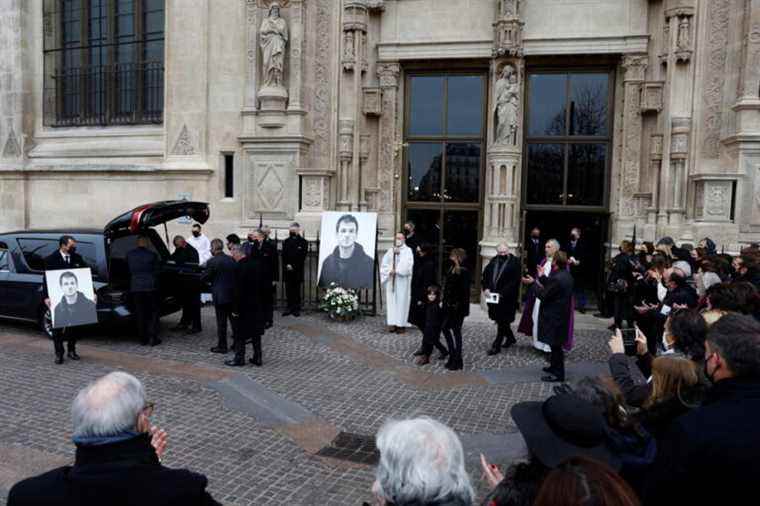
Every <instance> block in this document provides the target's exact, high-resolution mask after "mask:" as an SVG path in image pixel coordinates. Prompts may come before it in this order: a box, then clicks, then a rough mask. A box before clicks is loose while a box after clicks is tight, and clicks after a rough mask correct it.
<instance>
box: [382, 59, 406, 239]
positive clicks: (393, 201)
mask: <svg viewBox="0 0 760 506" xmlns="http://www.w3.org/2000/svg"><path fill="white" fill-rule="evenodd" d="M376 68H377V78H378V81H379V84H380V89H381V92H382V99H381V107H380V109H381V111H382V114H381V116H380V124H379V133H378V145H379V150H378V163H377V165H378V171H377V172H378V189H377V210H378V212H379V213H380V219H381V225H382V226H383V228H391V229H396V228H397V225H398V224H397V223H395V218H394V216H395V214H396V212H397V211H398V210H399V209H400V200H399V199H400V189H399V186H400V185H399V182H400V175H399V164H400V162H401V139H398V138H397V136H396V123H397V121H398V79H399V75H400V73H401V66H400V65H399V63H398V62H395V61H394V62H388V61H385V62H378V63H377V67H376ZM399 219H400V218H399Z"/></svg>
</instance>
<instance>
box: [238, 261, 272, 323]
mask: <svg viewBox="0 0 760 506" xmlns="http://www.w3.org/2000/svg"><path fill="white" fill-rule="evenodd" d="M266 269H267V266H266V264H265V263H264V262H261V261H259V259H257V258H255V257H245V258H243V259H241V260H240V261H239V262H237V265H236V272H235V290H234V300H233V312H235V313H237V314H239V315H240V323H241V325H240V327H241V331H242V333H243V335H246V336H253V335H261V334H263V333H264V324H265V323H266V320H267V318H268V315H267V311H266V308H267V303H268V302H269V300H270V298H271V296H272V285H271V278H270V275H269V274H268V273H267V272H266Z"/></svg>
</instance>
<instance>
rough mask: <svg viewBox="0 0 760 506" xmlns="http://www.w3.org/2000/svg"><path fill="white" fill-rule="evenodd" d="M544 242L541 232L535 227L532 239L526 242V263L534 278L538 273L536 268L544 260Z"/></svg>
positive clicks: (531, 235) (531, 232) (532, 231)
mask: <svg viewBox="0 0 760 506" xmlns="http://www.w3.org/2000/svg"><path fill="white" fill-rule="evenodd" d="M544 256H545V255H544V241H543V240H542V239H541V230H540V229H539V228H538V227H533V230H531V231H530V237H528V239H527V240H526V241H525V261H526V264H527V265H526V267H527V268H528V273H529V274H530V275H531V276H533V275H535V273H536V267H537V266H538V264H540V263H541V261H542V260H543V259H544Z"/></svg>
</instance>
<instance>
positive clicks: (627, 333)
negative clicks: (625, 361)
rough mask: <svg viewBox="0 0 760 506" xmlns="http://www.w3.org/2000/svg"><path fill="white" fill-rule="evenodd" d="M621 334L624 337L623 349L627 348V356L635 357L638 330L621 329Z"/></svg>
mask: <svg viewBox="0 0 760 506" xmlns="http://www.w3.org/2000/svg"><path fill="white" fill-rule="evenodd" d="M620 333H621V334H622V335H623V347H624V348H625V354H626V355H628V356H629V357H635V356H636V329H621V330H620Z"/></svg>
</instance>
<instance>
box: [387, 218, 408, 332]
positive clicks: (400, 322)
mask: <svg viewBox="0 0 760 506" xmlns="http://www.w3.org/2000/svg"><path fill="white" fill-rule="evenodd" d="M413 270H414V253H412V250H411V248H409V246H407V245H406V244H405V243H404V234H402V233H398V234H396V237H395V242H394V244H393V247H392V248H390V249H389V250H388V251H386V252H385V255H383V261H382V263H381V264H380V283H381V284H382V285H383V286H384V287H385V300H386V302H387V304H388V308H387V313H386V321H387V323H388V331H390V332H398V333H399V334H403V333H404V332H405V329H406V327H408V326H409V303H410V301H411V297H412V293H411V288H412V271H413Z"/></svg>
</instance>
